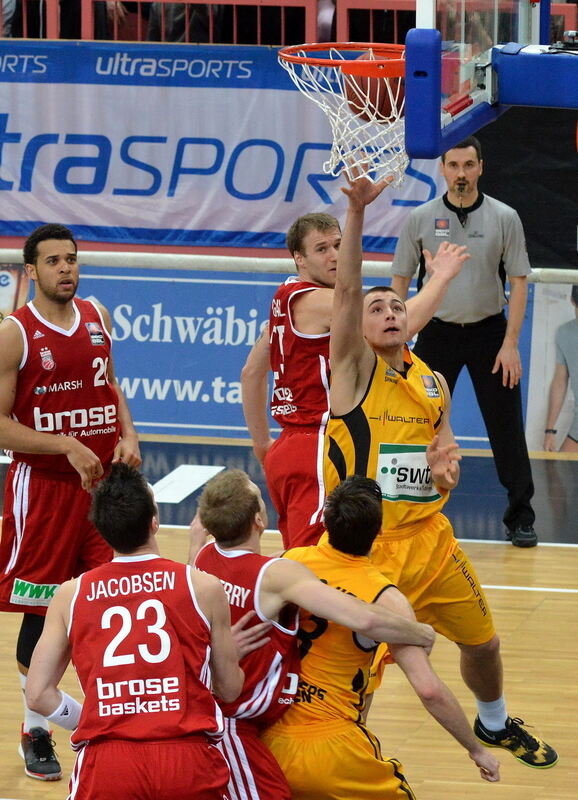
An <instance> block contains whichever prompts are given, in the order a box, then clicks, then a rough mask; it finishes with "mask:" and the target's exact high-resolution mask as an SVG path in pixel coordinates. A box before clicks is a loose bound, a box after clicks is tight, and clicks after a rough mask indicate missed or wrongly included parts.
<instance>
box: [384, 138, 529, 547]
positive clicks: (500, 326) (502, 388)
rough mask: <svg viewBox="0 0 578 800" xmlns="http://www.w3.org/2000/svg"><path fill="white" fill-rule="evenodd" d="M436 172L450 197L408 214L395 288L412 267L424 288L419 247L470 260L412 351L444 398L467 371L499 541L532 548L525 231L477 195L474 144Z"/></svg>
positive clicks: (477, 149)
mask: <svg viewBox="0 0 578 800" xmlns="http://www.w3.org/2000/svg"><path fill="white" fill-rule="evenodd" d="M440 170H441V174H442V175H443V176H444V178H445V181H446V184H447V192H446V193H445V194H444V195H443V197H438V198H436V199H434V200H430V201H429V202H428V203H424V204H423V205H421V206H419V207H417V208H415V209H414V210H413V211H412V212H411V213H410V214H409V216H408V219H407V220H406V223H405V225H404V227H403V230H402V231H401V233H400V236H399V240H398V243H397V247H396V251H395V255H394V259H393V269H392V272H393V281H392V287H393V288H394V289H395V291H396V292H398V294H399V295H400V296H401V297H403V298H405V297H407V292H408V288H409V284H410V281H411V278H412V276H413V274H414V272H415V270H416V267H417V266H418V265H419V272H418V290H419V289H421V287H422V285H423V284H424V283H426V282H427V280H428V276H427V274H426V271H425V260H424V257H423V251H424V249H426V250H429V251H430V252H435V251H436V250H437V248H438V246H439V244H440V243H441V242H443V241H448V242H452V243H453V244H459V245H466V246H467V248H468V252H469V253H470V255H471V258H470V259H469V261H466V262H465V264H464V265H463V267H462V270H461V272H460V274H459V275H458V276H457V277H455V278H454V279H453V281H452V282H451V284H450V285H449V287H448V290H447V293H446V295H445V298H444V300H443V301H442V303H441V305H440V306H439V308H438V311H437V316H436V317H434V318H433V319H432V320H431V322H430V323H429V324H428V325H427V326H426V327H425V328H424V329H423V330H422V331H421V333H420V334H419V336H418V339H417V343H416V345H415V348H414V350H415V353H416V354H417V355H418V356H419V357H420V358H422V359H423V360H424V361H426V362H427V364H428V365H429V366H430V367H431V368H432V369H434V370H437V371H439V372H441V373H442V375H443V376H444V377H445V379H446V381H447V382H448V386H449V389H450V392H453V389H454V386H455V384H456V381H457V379H458V376H459V374H460V371H461V369H462V367H464V366H466V367H467V369H468V372H469V374H470V377H471V380H472V383H473V386H474V389H475V392H476V398H477V401H478V405H479V407H480V411H481V412H482V416H483V418H484V423H485V425H486V429H487V431H488V437H489V439H490V444H491V447H492V451H493V454H494V461H495V464H496V469H497V472H498V478H499V479H500V483H501V484H502V486H504V488H505V489H506V490H507V492H508V506H507V508H506V511H505V513H504V517H503V520H504V524H505V526H506V536H507V538H508V539H509V540H510V541H511V542H512V544H514V545H515V546H516V547H534V546H535V545H536V544H537V543H538V536H537V534H536V532H535V530H534V527H533V526H534V519H535V514H534V510H533V509H532V505H531V502H530V501H531V499H532V496H533V494H534V484H533V482H532V471H531V467H530V459H529V457H528V448H527V446H526V438H525V434H524V420H523V416H522V396H521V391H520V378H521V375H522V362H521V359H520V353H519V350H518V339H519V335H520V330H521V327H522V322H523V320H524V314H525V311H526V299H527V295H528V286H527V276H528V275H529V273H530V263H529V261H528V254H527V252H526V242H525V238H524V230H523V228H522V223H521V221H520V218H519V216H518V214H517V213H516V211H515V210H514V209H513V208H510V206H507V205H505V203H501V202H500V201H499V200H495V199H494V198H493V197H488V196H487V195H484V194H483V193H482V192H481V191H480V190H479V189H478V180H479V178H480V175H481V174H482V170H483V161H482V153H481V145H480V142H479V141H478V140H477V139H476V138H475V137H474V136H470V137H468V138H467V139H464V141H463V142H460V143H459V144H457V145H456V146H455V147H453V148H452V149H451V150H448V151H447V152H446V153H444V154H443V155H442V157H441V164H440ZM506 279H507V280H508V281H509V284H510V298H509V302H508V300H507V299H506V294H505V283H506ZM506 304H507V305H508V316H507V318H506V316H505V315H504V307H505V306H506Z"/></svg>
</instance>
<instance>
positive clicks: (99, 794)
mask: <svg viewBox="0 0 578 800" xmlns="http://www.w3.org/2000/svg"><path fill="white" fill-rule="evenodd" d="M92 517H93V519H94V522H95V524H96V526H97V528H98V530H99V531H100V532H101V533H102V535H103V536H104V538H105V539H106V541H107V542H108V543H109V544H110V546H111V547H112V548H113V549H114V554H115V558H114V560H113V561H112V562H110V563H108V564H103V565H102V566H100V567H97V568H96V569H93V570H90V571H88V572H86V573H84V574H83V575H81V576H80V577H79V578H77V579H73V580H71V581H67V582H66V583H64V584H63V585H62V586H61V587H60V588H59V589H58V591H57V592H56V594H55V595H54V599H53V601H52V603H51V604H50V607H49V609H48V614H47V617H46V625H45V628H44V632H43V634H42V636H41V638H40V641H39V643H38V646H37V647H36V649H35V651H34V655H33V657H32V662H31V664H30V671H29V676H28V685H27V687H26V695H27V699H28V703H29V705H30V706H31V707H32V708H35V709H37V710H38V711H39V712H40V713H42V714H45V715H46V716H47V718H48V719H49V720H50V721H51V722H54V723H56V724H59V725H62V726H63V727H65V728H68V729H69V730H73V731H74V733H73V734H72V737H71V742H72V746H73V748H74V749H75V750H77V758H76V764H75V767H74V770H73V774H72V777H71V780H70V795H69V797H70V798H74V800H89V799H90V800H126V798H138V800H173V799H174V798H180V799H181V800H187V798H189V800H229V795H228V794H227V781H228V778H229V770H228V767H227V764H226V761H225V759H224V758H223V756H222V755H221V753H220V752H219V750H218V749H217V747H216V746H215V742H217V741H218V740H219V738H220V737H221V735H222V733H223V715H222V712H221V710H220V708H219V706H218V705H217V702H216V701H215V699H214V697H213V695H212V693H211V687H212V689H213V691H214V692H215V694H216V695H217V696H218V697H220V698H222V699H223V700H224V701H229V702H230V701H233V700H234V699H235V698H236V697H237V695H238V694H239V692H240V691H241V687H242V684H243V677H244V676H243V671H242V670H241V669H240V668H239V663H238V652H237V649H236V645H235V643H234V641H233V637H232V634H231V628H230V614H229V609H228V606H227V600H226V597H225V593H224V591H223V589H222V587H221V585H220V584H219V581H217V580H216V579H215V578H214V577H213V576H212V575H206V574H204V573H202V572H199V571H198V570H192V569H191V568H190V567H189V566H187V565H185V564H178V563H176V562H174V561H169V560H168V559H164V558H161V557H160V555H159V550H158V546H157V543H156V539H155V534H156V532H157V530H158V527H159V521H158V509H157V507H156V504H155V501H154V498H153V495H152V491H151V489H150V487H149V486H148V484H147V483H146V480H145V479H144V478H143V477H142V475H140V473H138V472H137V471H136V470H135V469H133V468H132V467H129V466H127V465H126V464H123V463H118V464H113V466H112V468H111V471H110V474H109V475H108V476H107V477H106V478H105V479H104V480H103V481H102V482H101V483H100V484H99V485H98V486H97V487H96V489H95V490H94V498H93V507H92ZM70 660H72V662H73V664H74V667H75V670H76V673H77V676H78V679H79V681H80V685H81V687H82V690H83V692H84V696H85V699H84V704H83V705H82V706H81V705H80V704H79V703H78V702H77V701H76V700H74V699H73V698H72V697H70V696H69V695H66V694H64V693H62V692H61V691H59V690H58V688H57V687H58V683H59V681H60V679H61V677H62V675H63V674H64V671H65V669H66V667H67V665H68V663H69V661H70Z"/></svg>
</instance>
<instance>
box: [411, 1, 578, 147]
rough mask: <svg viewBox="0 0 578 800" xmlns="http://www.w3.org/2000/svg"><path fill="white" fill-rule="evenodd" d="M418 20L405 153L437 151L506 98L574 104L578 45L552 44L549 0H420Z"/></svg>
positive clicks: (504, 105)
mask: <svg viewBox="0 0 578 800" xmlns="http://www.w3.org/2000/svg"><path fill="white" fill-rule="evenodd" d="M570 5H571V6H573V4H570ZM574 8H575V7H574ZM416 26H417V27H416V28H415V29H412V30H410V31H409V32H408V34H407V38H406V77H405V95H406V105H405V144H406V150H407V153H408V155H409V156H410V157H414V158H435V157H436V156H438V155H440V154H441V153H442V152H444V151H445V150H448V149H449V148H450V147H452V146H453V145H455V144H457V143H458V142H459V141H461V140H462V139H464V138H465V137H466V136H469V135H471V134H472V133H475V131H477V130H479V129H480V128H481V127H483V126H484V125H486V124H488V123H489V122H492V121H493V120H495V119H496V118H497V116H499V114H501V113H503V112H504V111H506V110H507V109H508V107H509V106H510V105H527V106H545V107H552V108H578V52H576V51H574V52H571V51H570V49H569V46H565V45H562V44H559V45H556V44H554V45H553V46H550V44H549V43H550V2H549V0H542V2H540V3H531V2H529V0H418V3H417V15H416ZM574 36H575V34H574ZM570 38H572V37H570ZM575 46H576V45H575ZM577 47H578V46H577Z"/></svg>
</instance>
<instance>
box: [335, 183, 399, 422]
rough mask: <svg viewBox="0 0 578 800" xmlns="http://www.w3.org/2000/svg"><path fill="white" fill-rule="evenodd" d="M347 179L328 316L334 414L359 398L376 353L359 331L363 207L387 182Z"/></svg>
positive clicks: (361, 295)
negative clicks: (334, 277) (343, 212)
mask: <svg viewBox="0 0 578 800" xmlns="http://www.w3.org/2000/svg"><path fill="white" fill-rule="evenodd" d="M348 181H349V187H348V188H343V189H342V191H343V193H344V194H346V195H347V198H348V200H349V204H348V209H347V219H346V221H345V227H344V229H343V237H342V239H341V246H340V248H339V256H338V259H337V278H336V282H335V291H334V295H333V311H332V319H331V339H330V356H329V359H330V362H331V375H332V382H331V408H332V411H333V412H334V413H336V414H341V413H345V412H346V411H349V410H350V409H351V408H353V406H354V405H355V404H356V402H358V400H359V397H358V395H359V393H360V391H362V389H361V387H362V386H365V384H366V378H367V377H368V375H369V373H370V372H371V369H372V367H373V363H374V361H375V356H374V355H373V351H372V350H371V348H370V347H369V346H368V345H367V344H366V342H365V339H364V338H363V332H362V315H363V286H362V279H361V267H362V261H363V250H362V234H363V220H364V217H365V207H366V206H367V205H369V204H370V203H371V202H373V200H375V198H376V197H378V196H379V195H380V194H381V192H382V191H383V189H385V187H386V186H387V185H388V183H389V182H390V181H389V180H384V181H381V182H380V183H377V184H373V183H371V181H369V180H368V179H367V178H358V179H357V180H355V181H350V180H349V179H348Z"/></svg>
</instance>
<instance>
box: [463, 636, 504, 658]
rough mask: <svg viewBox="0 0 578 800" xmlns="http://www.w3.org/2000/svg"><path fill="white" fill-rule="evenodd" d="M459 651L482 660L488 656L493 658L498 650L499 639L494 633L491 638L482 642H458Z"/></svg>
mask: <svg viewBox="0 0 578 800" xmlns="http://www.w3.org/2000/svg"><path fill="white" fill-rule="evenodd" d="M459 647H460V649H461V651H462V652H463V653H464V654H465V655H466V656H468V657H469V658H471V659H479V660H480V661H483V660H485V659H488V658H495V657H496V656H497V655H498V654H499V652H500V639H499V637H498V634H497V633H495V634H494V635H493V636H492V638H491V639H488V641H487V642H483V643H482V644H460V645H459Z"/></svg>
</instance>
